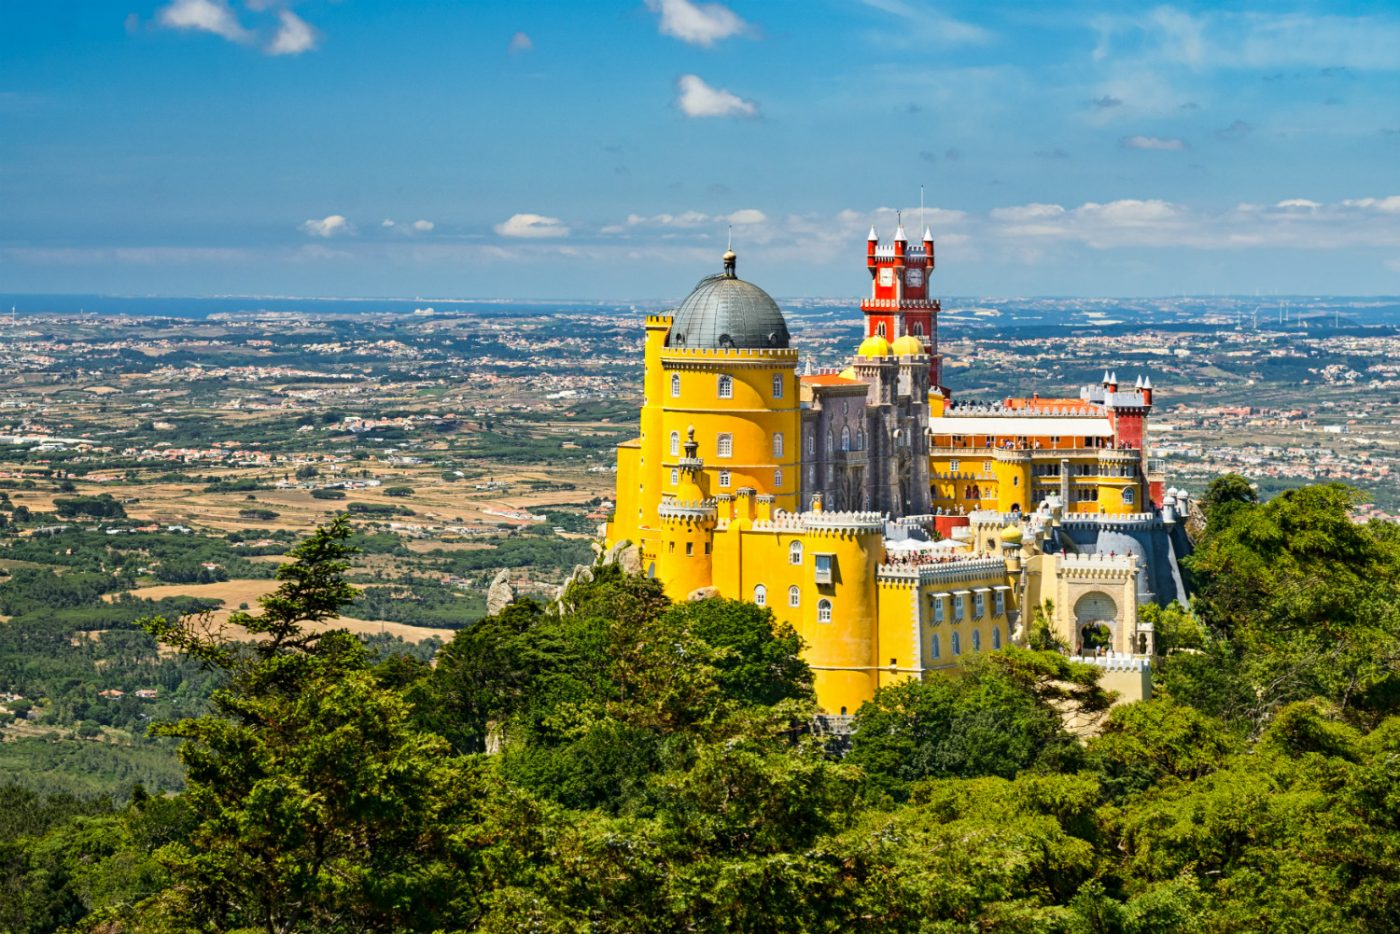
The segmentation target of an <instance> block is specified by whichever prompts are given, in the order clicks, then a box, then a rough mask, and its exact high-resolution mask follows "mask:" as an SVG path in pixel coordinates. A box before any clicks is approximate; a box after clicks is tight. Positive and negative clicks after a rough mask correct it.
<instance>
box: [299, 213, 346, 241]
mask: <svg viewBox="0 0 1400 934" xmlns="http://www.w3.org/2000/svg"><path fill="white" fill-rule="evenodd" d="M301 229H302V231H303V232H305V233H306V234H307V235H309V236H312V237H323V238H326V239H329V238H331V237H335V236H338V235H341V234H352V233H354V232H355V225H354V224H351V223H350V222H349V221H348V220H346V219H345V217H344V215H342V214H327V215H326V216H325V217H323V218H321V219H320V220H316V219H314V218H313V219H311V220H308V221H304V222H303V223H302V225H301Z"/></svg>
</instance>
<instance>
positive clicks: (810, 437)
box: [807, 431, 817, 454]
mask: <svg viewBox="0 0 1400 934" xmlns="http://www.w3.org/2000/svg"><path fill="white" fill-rule="evenodd" d="M807 453H808V454H815V453H817V434H816V432H814V431H809V432H807Z"/></svg>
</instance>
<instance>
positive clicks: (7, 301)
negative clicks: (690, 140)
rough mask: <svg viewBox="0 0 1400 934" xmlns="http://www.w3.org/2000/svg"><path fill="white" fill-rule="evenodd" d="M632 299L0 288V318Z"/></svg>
mask: <svg viewBox="0 0 1400 934" xmlns="http://www.w3.org/2000/svg"><path fill="white" fill-rule="evenodd" d="M632 304H633V303H631V302H609V301H591V302H590V301H557V302H555V301H538V300H533V301H532V300H524V301H515V300H506V299H452V298H294V297H282V296H256V295H253V296H247V295H242V296H240V295H230V296H216V297H212V298H170V297H165V296H145V295H24V294H9V293H4V292H0V317H2V316H3V314H4V313H8V312H9V310H10V308H12V307H13V308H14V309H15V314H17V315H19V316H21V317H23V316H24V315H54V314H59V315H67V314H73V315H76V314H90V315H137V316H151V317H161V318H208V317H209V316H211V315H219V314H256V313H258V312H268V311H271V312H301V313H303V314H326V315H356V314H382V313H386V312H387V313H391V314H412V313H413V312H415V311H418V310H421V309H428V308H431V309H433V311H434V312H437V313H441V314H450V313H458V314H461V313H472V312H476V313H485V312H490V313H492V314H501V313H506V314H524V315H537V314H548V313H550V312H558V311H571V312H587V311H599V310H604V311H605V310H610V309H621V310H626V309H628V308H630V307H631V306H632ZM664 304H665V302H664V301H663V300H661V299H657V300H655V301H652V302H648V303H644V304H638V305H637V307H638V309H639V310H642V309H646V308H659V307H662V306H663V305H664Z"/></svg>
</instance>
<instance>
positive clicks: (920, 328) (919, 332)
mask: <svg viewBox="0 0 1400 934" xmlns="http://www.w3.org/2000/svg"><path fill="white" fill-rule="evenodd" d="M909 331H910V333H911V334H913V335H914V336H915V337H923V336H924V323H923V322H922V321H915V322H914V326H913V327H912V328H910V329H909Z"/></svg>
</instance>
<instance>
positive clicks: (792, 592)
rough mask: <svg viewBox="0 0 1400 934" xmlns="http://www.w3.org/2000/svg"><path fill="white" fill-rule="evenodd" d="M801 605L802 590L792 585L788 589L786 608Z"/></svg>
mask: <svg viewBox="0 0 1400 934" xmlns="http://www.w3.org/2000/svg"><path fill="white" fill-rule="evenodd" d="M801 605H802V588H801V587H798V586H797V585H796V584H793V585H792V586H791V587H789V588H788V606H801Z"/></svg>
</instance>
